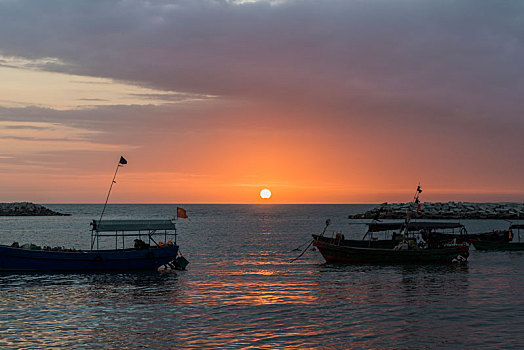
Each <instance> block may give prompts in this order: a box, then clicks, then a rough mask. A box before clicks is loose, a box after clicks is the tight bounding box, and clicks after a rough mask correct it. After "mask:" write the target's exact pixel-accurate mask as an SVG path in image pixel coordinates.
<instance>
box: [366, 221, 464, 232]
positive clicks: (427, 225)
mask: <svg viewBox="0 0 524 350" xmlns="http://www.w3.org/2000/svg"><path fill="white" fill-rule="evenodd" d="M403 227H404V222H372V223H369V224H368V232H382V231H393V230H401V229H402V228H403ZM463 227H464V225H462V224H461V223H458V222H423V221H418V222H417V221H412V222H410V223H409V224H408V231H420V230H423V229H424V230H431V229H454V228H463Z"/></svg>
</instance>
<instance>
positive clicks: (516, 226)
mask: <svg viewBox="0 0 524 350" xmlns="http://www.w3.org/2000/svg"><path fill="white" fill-rule="evenodd" d="M509 229H510V230H513V229H518V230H524V224H515V225H511V226H510V227H509Z"/></svg>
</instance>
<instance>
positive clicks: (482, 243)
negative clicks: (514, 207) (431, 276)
mask: <svg viewBox="0 0 524 350" xmlns="http://www.w3.org/2000/svg"><path fill="white" fill-rule="evenodd" d="M520 230H524V224H515V225H511V226H510V227H509V229H508V230H507V231H500V232H504V233H506V234H507V237H508V238H507V239H505V238H503V239H497V237H498V236H497V235H496V236H494V237H495V239H489V237H488V238H484V239H482V238H481V239H476V240H472V242H471V243H472V244H473V246H474V247H475V249H476V250H524V242H522V241H521V239H520ZM515 231H516V235H517V239H518V242H513V238H515Z"/></svg>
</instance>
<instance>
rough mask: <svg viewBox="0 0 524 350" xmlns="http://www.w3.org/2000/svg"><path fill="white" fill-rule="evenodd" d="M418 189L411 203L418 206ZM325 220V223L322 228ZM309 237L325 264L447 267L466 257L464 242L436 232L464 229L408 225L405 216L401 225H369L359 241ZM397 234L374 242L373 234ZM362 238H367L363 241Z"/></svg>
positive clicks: (437, 224)
mask: <svg viewBox="0 0 524 350" xmlns="http://www.w3.org/2000/svg"><path fill="white" fill-rule="evenodd" d="M421 192H422V190H421V189H420V186H418V187H417V192H416V193H415V197H414V200H413V203H414V204H415V205H417V204H419V200H418V195H419V194H420V193H421ZM328 225H329V220H328V221H326V228H327V226H328ZM326 228H324V231H323V232H322V234H320V235H313V245H314V246H315V247H317V248H318V250H319V251H320V253H321V254H322V256H323V257H324V259H325V260H326V262H328V263H386V264H390V263H394V264H397V263H408V264H427V263H451V262H454V261H466V260H467V258H468V256H469V245H468V244H467V243H466V241H467V239H465V238H464V239H463V240H462V241H461V242H457V237H455V236H454V235H453V236H448V237H446V236H441V235H440V234H438V233H436V229H439V228H440V229H444V228H447V229H459V230H460V231H461V232H462V233H464V232H465V229H464V226H463V225H461V224H458V223H440V222H410V215H409V213H408V215H407V217H406V220H405V221H404V222H402V223H376V222H374V223H370V224H368V231H367V232H366V234H365V235H364V237H363V239H362V240H346V239H345V238H344V237H343V235H341V234H337V235H336V237H334V238H328V237H325V236H324V233H325V231H326ZM392 230H399V233H394V234H393V235H391V237H390V238H384V239H378V238H375V237H374V236H373V234H374V233H376V232H384V231H392ZM366 238H368V239H367V240H366Z"/></svg>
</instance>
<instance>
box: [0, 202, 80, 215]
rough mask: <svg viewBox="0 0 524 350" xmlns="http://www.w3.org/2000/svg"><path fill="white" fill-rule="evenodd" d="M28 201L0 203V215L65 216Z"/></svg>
mask: <svg viewBox="0 0 524 350" xmlns="http://www.w3.org/2000/svg"><path fill="white" fill-rule="evenodd" d="M67 215H70V214H63V213H59V212H56V211H54V210H51V209H49V208H46V207H44V206H43V205H40V204H34V203H30V202H15V203H0V216H67Z"/></svg>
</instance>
